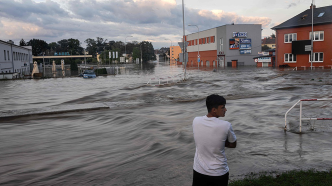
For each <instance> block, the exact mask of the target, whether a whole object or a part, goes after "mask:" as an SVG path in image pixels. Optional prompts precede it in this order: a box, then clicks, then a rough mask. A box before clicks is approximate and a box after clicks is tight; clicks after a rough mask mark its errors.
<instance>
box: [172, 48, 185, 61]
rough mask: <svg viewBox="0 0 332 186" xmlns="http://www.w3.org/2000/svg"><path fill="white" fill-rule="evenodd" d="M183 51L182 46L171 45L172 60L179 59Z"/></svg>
mask: <svg viewBox="0 0 332 186" xmlns="http://www.w3.org/2000/svg"><path fill="white" fill-rule="evenodd" d="M181 52H182V50H181V47H180V46H171V47H170V60H171V61H173V62H174V61H177V60H178V59H179V54H180V53H181Z"/></svg>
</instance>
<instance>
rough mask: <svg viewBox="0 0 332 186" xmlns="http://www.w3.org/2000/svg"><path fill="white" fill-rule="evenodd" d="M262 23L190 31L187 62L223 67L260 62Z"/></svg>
mask: <svg viewBox="0 0 332 186" xmlns="http://www.w3.org/2000/svg"><path fill="white" fill-rule="evenodd" d="M261 30H262V25H261V24H231V25H223V26H219V27H216V28H211V29H208V30H204V31H200V32H196V33H192V34H189V35H187V36H186V37H185V39H186V41H187V42H188V46H187V52H188V63H187V66H193V67H195V66H196V67H197V66H198V65H199V66H206V67H215V66H216V65H219V66H221V67H225V66H232V61H233V66H234V61H236V66H244V65H256V64H255V62H254V60H253V58H254V57H255V56H257V54H258V52H261V38H262V34H261Z"/></svg>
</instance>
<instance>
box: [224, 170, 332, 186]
mask: <svg viewBox="0 0 332 186" xmlns="http://www.w3.org/2000/svg"><path fill="white" fill-rule="evenodd" d="M328 185H332V169H331V170H330V171H316V170H313V169H311V170H305V171H304V170H294V171H287V172H283V173H268V172H263V173H258V174H254V173H251V174H248V175H246V177H245V178H244V179H242V180H235V181H232V182H230V183H229V186H328Z"/></svg>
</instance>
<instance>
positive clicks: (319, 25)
mask: <svg viewBox="0 0 332 186" xmlns="http://www.w3.org/2000/svg"><path fill="white" fill-rule="evenodd" d="M312 8H313V12H314V13H313V14H312ZM312 15H313V16H312ZM312 19H313V31H314V33H313V38H312V39H313V61H312V66H314V67H321V68H331V66H332V52H331V51H332V50H331V49H332V6H326V7H320V8H316V6H310V9H307V10H305V11H304V12H302V13H300V14H298V15H296V16H294V17H293V18H291V19H289V20H287V21H285V22H283V23H281V24H280V25H277V26H275V27H273V28H272V29H274V30H276V38H277V40H276V45H277V48H276V66H290V67H310V66H311V32H312Z"/></svg>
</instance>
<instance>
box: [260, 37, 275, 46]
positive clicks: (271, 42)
mask: <svg viewBox="0 0 332 186" xmlns="http://www.w3.org/2000/svg"><path fill="white" fill-rule="evenodd" d="M264 45H266V46H268V47H269V48H270V49H275V48H276V38H272V37H270V38H264V39H262V46H264Z"/></svg>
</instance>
